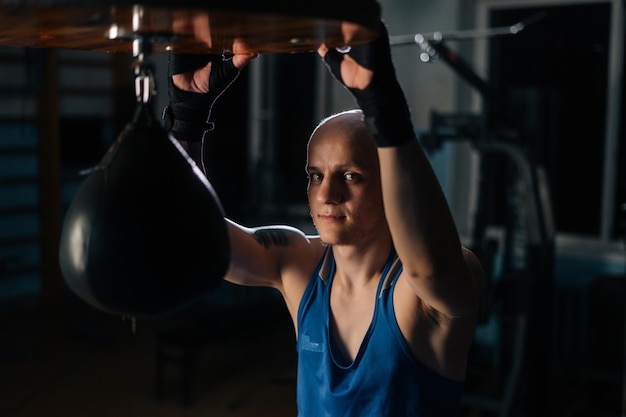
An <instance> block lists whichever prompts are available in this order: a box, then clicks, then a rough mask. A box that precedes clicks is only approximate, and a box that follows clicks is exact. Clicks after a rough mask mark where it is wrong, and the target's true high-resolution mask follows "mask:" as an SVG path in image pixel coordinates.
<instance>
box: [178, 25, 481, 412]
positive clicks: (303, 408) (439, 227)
mask: <svg viewBox="0 0 626 417" xmlns="http://www.w3.org/2000/svg"><path fill="white" fill-rule="evenodd" d="M381 33H382V36H381V37H380V38H379V39H378V40H377V41H375V42H373V43H371V44H368V45H364V46H359V47H354V48H352V49H351V50H350V51H349V52H347V53H341V52H339V51H337V50H334V49H332V50H328V49H327V48H325V47H324V46H322V47H321V48H320V49H319V51H318V52H319V54H320V56H321V57H322V58H323V59H324V62H325V63H326V64H327V66H328V68H329V70H330V71H331V73H332V74H333V76H334V77H335V78H336V79H337V80H338V81H339V82H341V83H342V85H344V86H345V88H347V89H348V91H350V93H352V95H353V96H354V98H355V101H356V103H357V105H358V106H359V109H355V110H350V111H345V112H342V113H339V114H336V115H332V116H330V117H328V118H327V119H325V120H323V121H322V122H321V123H320V124H319V125H318V126H317V128H316V129H315V130H314V131H313V133H312V135H311V137H310V140H309V143H308V150H307V164H306V171H307V174H308V188H307V191H308V201H309V205H310V212H311V218H312V220H313V222H314V224H315V227H316V230H317V235H314V236H310V235H306V234H305V233H303V232H302V231H300V230H298V229H296V228H293V227H289V226H282V225H281V226H274V227H262V228H248V227H244V226H242V225H239V224H236V223H235V222H232V221H230V220H227V222H228V228H229V233H230V239H231V245H232V258H231V263H230V267H229V269H228V271H227V274H226V277H225V279H226V280H228V281H230V282H232V283H235V284H241V285H248V286H266V287H273V288H275V289H277V290H279V291H280V293H281V294H282V296H283V298H284V300H285V303H286V305H287V308H288V310H289V314H290V315H291V318H292V320H293V324H294V328H295V331H296V337H297V342H296V343H297V352H298V377H297V404H298V415H299V416H300V417H320V416H337V417H346V416H359V417H363V416H377V417H380V416H394V417H398V416H437V417H442V416H458V415H459V414H460V410H461V398H462V394H463V381H464V378H465V372H466V364H467V355H468V350H469V348H470V345H471V343H472V338H473V335H474V330H475V326H476V322H477V313H478V303H479V298H480V294H481V289H482V268H481V265H480V262H479V261H478V259H477V258H476V256H475V255H474V254H473V253H472V252H471V251H469V250H468V249H466V248H464V247H463V246H462V245H461V242H460V239H459V236H458V233H457V230H456V226H455V224H454V221H453V218H452V216H451V213H450V210H449V208H448V206H447V202H446V200H445V197H444V195H443V192H442V190H441V187H440V185H439V183H438V181H437V178H436V176H435V174H434V172H433V170H432V167H431V165H430V163H429V161H428V159H427V157H426V155H425V153H424V151H423V149H422V148H421V146H420V143H419V141H418V140H417V138H416V136H415V133H414V129H413V126H412V123H411V120H410V113H409V109H408V106H407V104H406V101H405V99H404V94H403V92H402V90H401V88H400V86H399V84H398V82H397V80H396V77H395V70H394V68H393V64H392V60H391V54H390V48H389V41H388V36H387V32H386V27H385V26H384V24H382V22H381ZM253 58H254V56H250V55H241V56H235V57H234V59H232V60H228V61H223V60H219V59H218V60H212V61H211V62H209V63H208V64H206V65H204V66H202V67H201V68H197V69H193V70H191V71H189V70H186V71H184V72H181V71H176V70H174V71H172V72H173V74H174V76H173V77H172V78H171V84H170V90H171V91H170V106H169V110H168V111H169V114H170V118H171V119H172V120H173V121H176V120H179V119H180V120H183V123H182V124H181V123H179V124H178V130H177V128H175V127H171V132H172V134H173V135H174V136H175V137H177V138H178V139H181V140H183V141H184V142H186V141H189V140H194V138H195V137H197V136H202V134H201V133H202V132H203V131H204V129H203V128H202V127H201V126H200V125H202V124H203V123H204V121H206V120H208V118H209V117H210V108H211V107H212V106H213V104H214V102H215V100H217V98H218V97H219V95H220V94H221V93H222V92H223V89H224V88H225V87H227V86H228V85H230V84H231V83H232V81H233V80H234V79H235V78H236V77H237V74H239V71H240V70H241V69H242V68H243V67H245V66H246V65H247V64H248V62H249V61H250V60H251V59H253ZM217 68H220V71H219V72H218V71H216V69H217ZM195 79H197V80H198V81H194V80H195ZM207 80H208V82H207ZM211 85H213V87H211ZM215 86H220V89H219V90H218V88H217V87H215ZM211 88H214V91H211ZM198 100H200V101H198ZM194 111H196V113H194ZM194 123H195V124H196V125H197V128H193V129H189V126H191V125H194ZM170 125H171V126H175V125H176V123H171V124H170ZM181 126H183V127H182V128H181ZM185 129H186V130H185ZM181 131H182V133H181ZM190 138H191V139H190ZM198 140H201V139H200V138H198Z"/></svg>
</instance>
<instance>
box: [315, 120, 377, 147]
mask: <svg viewBox="0 0 626 417" xmlns="http://www.w3.org/2000/svg"><path fill="white" fill-rule="evenodd" d="M328 140H331V141H334V142H345V143H346V144H349V145H350V146H351V147H353V148H355V149H358V150H360V151H361V152H366V153H371V154H372V155H376V143H375V142H374V139H373V138H372V136H371V135H370V134H369V131H368V130H367V127H366V126H365V123H364V121H363V112H362V111H361V110H347V111H343V112H341V113H337V114H334V115H332V116H329V117H327V118H325V119H323V120H322V121H321V122H320V123H319V124H318V125H317V127H316V128H315V130H313V133H312V134H311V137H310V138H309V144H308V146H309V153H310V150H311V147H312V146H316V145H317V144H319V143H321V142H326V141H328Z"/></svg>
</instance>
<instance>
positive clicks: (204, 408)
mask: <svg viewBox="0 0 626 417" xmlns="http://www.w3.org/2000/svg"><path fill="white" fill-rule="evenodd" d="M258 307H259V308H262V307H263V306H258ZM64 310H65V311H59V310H54V311H42V310H40V309H26V310H24V309H21V310H14V311H10V312H5V313H2V314H0V326H1V328H2V329H4V330H3V331H2V333H1V334H0V342H1V343H0V417H56V416H58V417H61V416H62V417H124V416H129V417H130V416H132V417H141V416H146V417H147V416H150V417H160V416H167V417H177V416H180V417H195V416H202V417H207V416H215V417H221V416H224V417H226V416H233V417H235V416H237V417H246V416H261V417H262V416H272V417H282V416H295V415H296V407H295V367H294V366H295V363H296V362H295V345H294V337H293V329H292V327H291V325H290V322H289V319H288V317H287V316H286V312H284V311H282V310H280V309H278V310H275V311H262V310H259V311H258V312H253V314H252V316H253V317H254V319H253V320H251V321H250V322H249V323H247V324H246V323H245V322H244V320H240V319H239V318H237V317H236V315H235V316H233V315H232V312H229V313H224V316H223V317H220V314H216V315H215V316H214V317H211V315H210V314H202V315H200V316H194V317H193V319H191V320H189V317H188V316H185V315H180V316H174V317H168V318H166V319H143V320H137V321H136V322H135V331H134V332H133V328H132V326H133V323H132V321H131V320H122V319H121V318H119V317H115V316H111V315H107V314H100V313H99V312H96V311H94V310H93V309H90V308H75V306H74V307H73V308H65V309H64ZM205 313H206V312H205ZM248 313H249V312H248ZM228 317H231V319H228ZM232 317H235V318H234V319H233V318H232ZM157 341H161V345H159V346H161V347H162V353H163V357H164V358H170V359H172V360H170V361H169V362H165V361H161V363H162V364H164V366H163V368H162V375H163V377H162V378H161V381H162V384H161V385H160V387H161V390H160V394H159V392H158V387H159V385H158V383H157V382H158V381H157V379H158V378H157V369H158V366H157V363H158V362H159V361H158V360H157V345H158V343H157ZM184 346H186V348H185V347H184ZM194 349H195V350H194ZM183 352H187V357H188V358H192V359H193V358H194V356H192V355H193V352H198V355H197V357H195V358H196V359H195V361H192V363H191V364H192V366H191V367H190V369H193V370H195V373H194V374H193V375H190V376H188V377H187V380H188V381H190V382H191V384H190V385H191V388H190V389H189V390H188V392H187V396H186V397H185V396H184V390H183V386H184V385H183V381H184V380H185V376H184V372H183V366H182V365H181V360H180V359H181V358H182V356H183Z"/></svg>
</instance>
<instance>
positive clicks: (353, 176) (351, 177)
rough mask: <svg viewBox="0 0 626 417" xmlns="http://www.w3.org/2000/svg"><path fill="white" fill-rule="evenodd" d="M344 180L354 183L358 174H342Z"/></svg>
mask: <svg viewBox="0 0 626 417" xmlns="http://www.w3.org/2000/svg"><path fill="white" fill-rule="evenodd" d="M344 178H345V179H346V180H347V181H356V180H358V179H359V174H357V173H355V172H346V173H345V174H344Z"/></svg>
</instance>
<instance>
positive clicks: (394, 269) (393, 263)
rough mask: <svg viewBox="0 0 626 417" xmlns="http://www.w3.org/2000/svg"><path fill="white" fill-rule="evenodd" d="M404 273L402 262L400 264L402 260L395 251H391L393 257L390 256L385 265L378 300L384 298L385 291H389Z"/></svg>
mask: <svg viewBox="0 0 626 417" xmlns="http://www.w3.org/2000/svg"><path fill="white" fill-rule="evenodd" d="M401 271H402V262H400V258H398V255H397V254H396V251H395V249H393V248H392V249H391V255H390V256H389V260H388V261H387V264H386V265H385V269H384V270H383V274H382V277H381V279H380V286H379V289H378V298H381V297H382V296H383V293H384V292H385V290H387V289H389V288H390V287H391V286H392V285H393V283H394V282H395V280H396V278H398V276H399V275H400V272H401Z"/></svg>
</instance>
